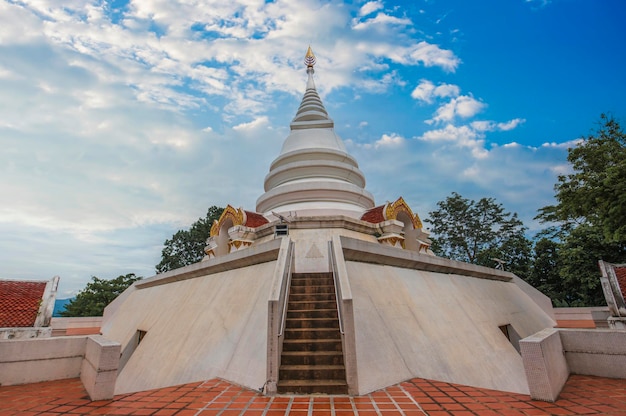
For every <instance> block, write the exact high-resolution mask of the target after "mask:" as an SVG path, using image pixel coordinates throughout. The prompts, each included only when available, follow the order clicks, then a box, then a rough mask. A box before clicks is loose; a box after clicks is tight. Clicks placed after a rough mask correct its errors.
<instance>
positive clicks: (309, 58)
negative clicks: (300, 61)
mask: <svg viewBox="0 0 626 416" xmlns="http://www.w3.org/2000/svg"><path fill="white" fill-rule="evenodd" d="M304 63H305V64H306V66H307V68H313V65H315V55H313V50H311V45H309V49H307V51H306V55H305V56H304Z"/></svg>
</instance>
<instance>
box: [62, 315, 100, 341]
mask: <svg viewBox="0 0 626 416" xmlns="http://www.w3.org/2000/svg"><path fill="white" fill-rule="evenodd" d="M50 326H51V327H52V336H53V337H63V336H67V335H97V334H99V333H100V326H102V317H101V316H89V317H74V318H52V321H51V323H50Z"/></svg>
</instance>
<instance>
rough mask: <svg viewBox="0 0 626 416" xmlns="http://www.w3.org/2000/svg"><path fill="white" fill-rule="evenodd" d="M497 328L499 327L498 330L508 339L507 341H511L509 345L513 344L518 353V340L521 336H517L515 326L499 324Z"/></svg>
mask: <svg viewBox="0 0 626 416" xmlns="http://www.w3.org/2000/svg"><path fill="white" fill-rule="evenodd" d="M498 328H500V331H502V333H503V334H504V336H505V337H506V339H508V340H509V342H510V343H511V345H513V347H514V348H515V350H516V351H517V352H518V353H520V347H519V341H520V339H521V337H520V336H519V334H518V333H517V331H516V330H515V328H513V325H511V324H506V325H501V326H499V327H498Z"/></svg>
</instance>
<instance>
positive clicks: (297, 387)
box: [277, 380, 348, 394]
mask: <svg viewBox="0 0 626 416" xmlns="http://www.w3.org/2000/svg"><path fill="white" fill-rule="evenodd" d="M277 387H278V392H279V393H281V394H285V393H296V394H312V393H325V394H348V385H347V384H346V382H345V381H344V380H280V381H279V382H278V386H277Z"/></svg>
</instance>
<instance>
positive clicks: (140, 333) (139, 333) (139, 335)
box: [137, 329, 147, 345]
mask: <svg viewBox="0 0 626 416" xmlns="http://www.w3.org/2000/svg"><path fill="white" fill-rule="evenodd" d="M146 334H147V332H146V331H142V330H141V329H138V330H137V345H139V344H140V343H141V341H143V337H145V336H146Z"/></svg>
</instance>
